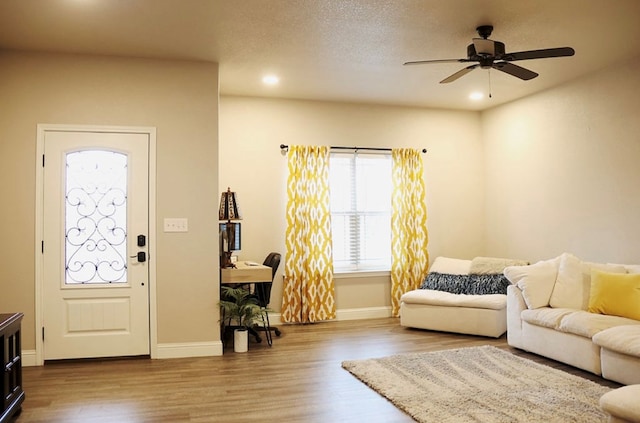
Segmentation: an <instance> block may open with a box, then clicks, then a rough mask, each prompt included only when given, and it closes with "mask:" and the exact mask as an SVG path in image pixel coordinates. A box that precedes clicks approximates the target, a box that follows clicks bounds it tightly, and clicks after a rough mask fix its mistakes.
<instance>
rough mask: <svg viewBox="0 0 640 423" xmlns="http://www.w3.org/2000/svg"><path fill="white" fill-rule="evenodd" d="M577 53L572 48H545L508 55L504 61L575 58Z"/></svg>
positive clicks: (503, 58) (504, 57)
mask: <svg viewBox="0 0 640 423" xmlns="http://www.w3.org/2000/svg"><path fill="white" fill-rule="evenodd" d="M575 53H576V51H575V50H574V49H572V48H571V47H558V48H545V49H542V50H529V51H518V52H515V53H507V54H505V55H504V56H503V57H501V59H502V60H506V61H508V62H513V61H514V60H529V59H546V58H548V57H566V56H573V55H574V54H575Z"/></svg>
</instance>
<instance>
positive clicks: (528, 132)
mask: <svg viewBox="0 0 640 423" xmlns="http://www.w3.org/2000/svg"><path fill="white" fill-rule="evenodd" d="M638 93H640V59H636V60H635V61H631V62H629V63H626V64H621V65H619V66H615V67H612V68H610V69H607V70H604V71H601V72H599V73H597V74H594V75H591V76H589V77H585V78H582V79H580V80H576V81H574V82H571V83H568V84H565V85H563V86H562V87H559V88H556V89H554V90H550V91H547V92H543V93H540V94H538V95H534V96H531V97H529V98H525V99H523V100H520V101H517V102H514V103H511V104H508V105H505V106H502V107H498V108H496V109H494V110H490V111H487V112H485V113H483V115H482V127H483V141H484V145H485V157H486V164H485V168H486V201H487V248H486V252H487V254H494V255H499V256H509V257H522V258H525V259H529V260H538V259H544V258H550V257H554V256H557V255H558V254H560V253H562V252H564V251H568V252H571V253H573V254H575V255H577V256H578V257H580V258H583V259H586V260H591V261H610V262H623V263H640V219H639V218H638V211H639V210H640V165H639V164H640V135H639V134H640V119H638V113H639V112H640V98H639V97H638Z"/></svg>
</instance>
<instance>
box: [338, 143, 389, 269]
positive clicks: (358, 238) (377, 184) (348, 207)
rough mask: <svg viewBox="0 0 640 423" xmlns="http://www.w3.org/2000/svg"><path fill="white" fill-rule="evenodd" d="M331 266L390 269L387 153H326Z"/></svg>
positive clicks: (339, 267)
mask: <svg viewBox="0 0 640 423" xmlns="http://www.w3.org/2000/svg"><path fill="white" fill-rule="evenodd" d="M329 178H330V181H329V184H330V192H331V230H332V238H333V267H334V270H335V271H337V272H341V271H342V272H346V271H359V270H360V271H361V270H389V269H390V268H391V194H392V180H391V156H389V155H381V154H361V153H355V154H354V153H331V156H330V162H329Z"/></svg>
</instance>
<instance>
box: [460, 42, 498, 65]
mask: <svg viewBox="0 0 640 423" xmlns="http://www.w3.org/2000/svg"><path fill="white" fill-rule="evenodd" d="M488 41H491V42H492V43H493V52H492V53H488V52H480V53H479V52H477V51H476V46H475V45H474V44H469V45H468V46H467V58H468V59H469V60H474V61H476V60H477V61H481V60H482V59H487V58H492V59H495V60H499V59H501V58H502V57H503V56H504V55H505V48H504V43H501V42H500V41H493V40H488Z"/></svg>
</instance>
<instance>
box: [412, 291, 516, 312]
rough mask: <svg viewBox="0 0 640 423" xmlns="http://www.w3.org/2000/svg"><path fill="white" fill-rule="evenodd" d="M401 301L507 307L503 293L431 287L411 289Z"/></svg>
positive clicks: (496, 308) (454, 305)
mask: <svg viewBox="0 0 640 423" xmlns="http://www.w3.org/2000/svg"><path fill="white" fill-rule="evenodd" d="M400 301H402V302H404V303H411V304H427V305H437V306H447V307H470V308H486V309H491V310H502V309H504V308H506V307H507V296H506V295H503V294H490V295H464V294H452V293H450V292H443V291H434V290H431V289H415V290H413V291H409V292H407V293H405V294H404V295H402V297H400Z"/></svg>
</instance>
